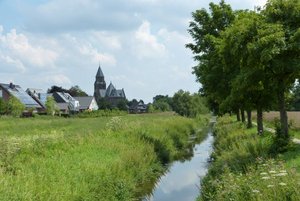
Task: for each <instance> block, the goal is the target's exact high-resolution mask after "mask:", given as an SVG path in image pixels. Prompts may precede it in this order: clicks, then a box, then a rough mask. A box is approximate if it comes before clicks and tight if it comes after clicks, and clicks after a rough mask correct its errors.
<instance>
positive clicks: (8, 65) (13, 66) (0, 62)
mask: <svg viewBox="0 0 300 201" xmlns="http://www.w3.org/2000/svg"><path fill="white" fill-rule="evenodd" d="M0 66H5V68H3V69H1V71H2V72H18V73H24V72H25V71H26V68H25V66H24V65H23V63H22V62H21V61H19V60H17V59H13V58H11V57H10V56H7V55H2V53H1V52H0Z"/></svg>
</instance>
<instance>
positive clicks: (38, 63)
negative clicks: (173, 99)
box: [0, 28, 58, 68]
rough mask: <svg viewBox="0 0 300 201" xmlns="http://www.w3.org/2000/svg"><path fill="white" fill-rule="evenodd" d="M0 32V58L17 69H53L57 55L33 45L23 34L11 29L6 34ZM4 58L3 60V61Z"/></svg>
mask: <svg viewBox="0 0 300 201" xmlns="http://www.w3.org/2000/svg"><path fill="white" fill-rule="evenodd" d="M2 32H3V28H2V31H1V32H0V34H1V35H0V42H1V44H0V49H1V58H2V60H5V61H6V62H8V63H10V64H16V67H17V68H24V66H33V67H39V68H45V67H47V68H49V67H53V66H54V63H55V61H56V60H57V58H58V54H57V53H56V52H55V51H53V50H50V49H47V48H45V47H42V46H41V45H34V44H32V41H30V40H29V38H28V37H27V36H26V35H25V34H18V33H17V31H16V30H15V29H12V30H11V31H10V32H8V33H7V34H2ZM4 58H5V59H4Z"/></svg>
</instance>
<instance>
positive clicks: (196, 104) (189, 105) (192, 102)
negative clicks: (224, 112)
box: [173, 90, 209, 117]
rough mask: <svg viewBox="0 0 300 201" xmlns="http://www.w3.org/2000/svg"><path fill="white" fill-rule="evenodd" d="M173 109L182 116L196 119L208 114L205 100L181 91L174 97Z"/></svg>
mask: <svg viewBox="0 0 300 201" xmlns="http://www.w3.org/2000/svg"><path fill="white" fill-rule="evenodd" d="M173 109H174V111H175V112H177V113H178V114H180V115H182V116H187V117H196V116H197V115H198V114H206V113H208V112H209V111H208V109H207V107H206V105H205V100H204V98H203V97H201V96H200V95H199V94H193V95H191V94H190V93H189V92H185V91H183V90H179V91H178V92H176V93H175V94H174V96H173Z"/></svg>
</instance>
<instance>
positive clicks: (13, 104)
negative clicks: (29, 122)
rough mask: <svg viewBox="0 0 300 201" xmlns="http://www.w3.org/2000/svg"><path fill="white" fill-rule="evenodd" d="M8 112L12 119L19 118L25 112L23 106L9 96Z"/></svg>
mask: <svg viewBox="0 0 300 201" xmlns="http://www.w3.org/2000/svg"><path fill="white" fill-rule="evenodd" d="M7 104H8V105H7V106H8V112H9V114H11V115H12V116H14V117H20V116H21V114H22V112H23V111H24V110H25V106H24V105H23V104H22V103H21V102H20V101H19V99H17V98H16V97H14V96H11V97H10V98H9V100H8V103H7Z"/></svg>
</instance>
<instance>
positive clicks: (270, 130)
mask: <svg viewBox="0 0 300 201" xmlns="http://www.w3.org/2000/svg"><path fill="white" fill-rule="evenodd" d="M253 125H255V126H257V124H256V123H255V122H253ZM264 129H265V130H266V131H269V132H271V133H275V129H273V128H267V127H264ZM292 142H293V143H295V144H300V139H298V138H293V139H292Z"/></svg>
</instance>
